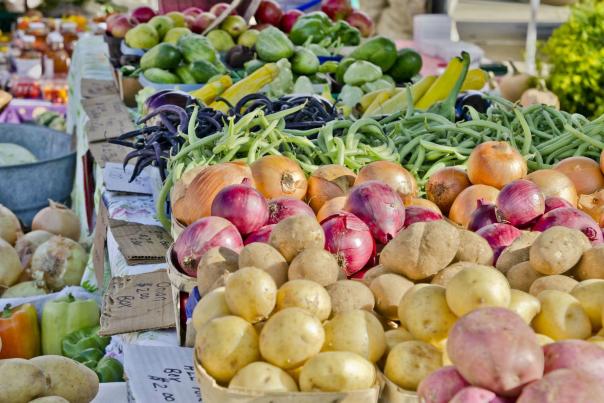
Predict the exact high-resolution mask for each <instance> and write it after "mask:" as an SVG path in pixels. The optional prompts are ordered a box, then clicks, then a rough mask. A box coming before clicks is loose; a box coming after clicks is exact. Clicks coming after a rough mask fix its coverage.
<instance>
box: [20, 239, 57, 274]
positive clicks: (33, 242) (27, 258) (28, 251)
mask: <svg viewBox="0 0 604 403" xmlns="http://www.w3.org/2000/svg"><path fill="white" fill-rule="evenodd" d="M52 237H53V234H51V233H50V232H48V231H43V230H35V231H31V232H28V233H27V234H25V235H23V236H22V237H21V238H19V239H18V240H17V243H16V244H15V250H16V251H17V254H18V255H19V259H20V260H21V266H23V268H25V269H27V268H28V267H29V265H30V263H31V258H32V256H33V255H34V252H35V251H36V249H38V246H40V245H42V244H43V243H44V242H46V241H48V240H49V239H50V238H52Z"/></svg>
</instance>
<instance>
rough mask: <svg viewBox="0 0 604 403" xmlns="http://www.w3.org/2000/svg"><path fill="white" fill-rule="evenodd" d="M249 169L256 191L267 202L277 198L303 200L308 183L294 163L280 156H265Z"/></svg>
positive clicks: (300, 169)
mask: <svg viewBox="0 0 604 403" xmlns="http://www.w3.org/2000/svg"><path fill="white" fill-rule="evenodd" d="M250 168H251V170H252V176H253V177H254V182H255V183H256V189H258V190H259V191H260V193H262V195H263V196H264V197H266V198H267V199H268V200H272V199H276V198H278V197H293V198H294V199H298V200H302V199H304V196H305V195H306V190H307V187H308V181H307V180H306V176H305V175H304V171H302V168H300V165H299V164H298V163H297V162H296V161H294V160H292V159H290V158H287V157H283V156H280V155H267V156H264V157H262V158H260V159H259V160H257V161H256V162H254V163H253V164H252V165H251V166H250Z"/></svg>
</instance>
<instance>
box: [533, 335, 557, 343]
mask: <svg viewBox="0 0 604 403" xmlns="http://www.w3.org/2000/svg"><path fill="white" fill-rule="evenodd" d="M535 335H536V336H537V341H538V342H539V345H540V346H545V345H546V344H549V343H554V341H555V340H554V339H552V338H551V337H549V336H546V335H544V334H541V333H535Z"/></svg>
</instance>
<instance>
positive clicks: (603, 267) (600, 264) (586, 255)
mask: <svg viewBox="0 0 604 403" xmlns="http://www.w3.org/2000/svg"><path fill="white" fill-rule="evenodd" d="M577 278H578V279H579V280H580V281H583V280H591V279H604V245H598V246H594V247H593V248H591V249H588V250H586V251H585V252H583V256H582V257H581V260H580V261H579V264H578V265H577Z"/></svg>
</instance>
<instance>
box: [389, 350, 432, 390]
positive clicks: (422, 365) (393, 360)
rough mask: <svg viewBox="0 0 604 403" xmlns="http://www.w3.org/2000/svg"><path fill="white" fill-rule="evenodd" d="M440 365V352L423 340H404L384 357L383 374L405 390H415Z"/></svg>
mask: <svg viewBox="0 0 604 403" xmlns="http://www.w3.org/2000/svg"><path fill="white" fill-rule="evenodd" d="M440 367H442V354H441V352H440V351H438V349H437V348H436V347H434V346H432V345H430V344H428V343H426V342H423V341H416V340H412V341H405V342H402V343H399V344H397V345H396V346H395V347H394V348H393V349H392V351H390V353H389V354H388V358H386V365H385V366H384V374H385V375H386V377H388V379H390V380H391V381H392V382H394V383H395V384H397V385H398V386H400V387H401V388H403V389H406V390H410V391H413V390H416V389H417V387H418V386H419V384H420V382H421V381H422V380H423V379H424V378H425V377H427V376H428V375H430V374H431V373H432V372H434V371H436V370H437V369H439V368H440Z"/></svg>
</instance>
